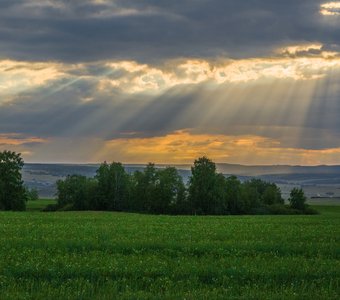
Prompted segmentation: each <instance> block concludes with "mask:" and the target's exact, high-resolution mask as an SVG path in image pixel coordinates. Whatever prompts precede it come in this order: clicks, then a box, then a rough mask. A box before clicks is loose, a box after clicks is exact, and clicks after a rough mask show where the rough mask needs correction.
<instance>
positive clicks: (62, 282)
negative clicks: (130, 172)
mask: <svg viewBox="0 0 340 300" xmlns="http://www.w3.org/2000/svg"><path fill="white" fill-rule="evenodd" d="M46 203H50V200H39V202H35V203H30V204H29V205H28V210H29V211H27V212H0V257H1V260H0V264H1V265H0V299H117V298H118V299H338V298H339V295H340V290H339V281H340V261H339V257H340V243H339V242H340V206H318V207H316V208H317V209H318V210H319V211H320V212H321V214H320V215H312V216H306V215H296V216H283V215H280V216H220V217H219V216H214V217H210V216H155V215H143V214H129V213H113V212H54V213H46V212H45V213H43V212H39V211H38V210H39V207H40V206H42V205H45V204H46Z"/></svg>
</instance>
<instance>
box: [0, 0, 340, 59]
mask: <svg viewBox="0 0 340 300" xmlns="http://www.w3.org/2000/svg"><path fill="white" fill-rule="evenodd" d="M323 3H324V2H323V1H320V0H299V1H296V0H287V1H285V2H284V4H282V3H279V2H274V1H272V0H255V1H239V0H229V1H224V0H210V1H199V2H195V4H193V3H192V1H189V0H176V1H171V3H169V1H146V0H140V1H126V0H124V1H122V0H119V1H118V0H116V1H89V0H88V1H65V0H64V1H48V0H44V1H39V0H30V1H21V0H13V1H1V4H0V53H1V55H2V56H3V57H5V58H11V59H14V60H48V61H50V60H53V61H56V60H57V61H68V62H84V61H98V60H134V61H139V62H143V63H152V62H160V61H162V60H164V59H165V60H168V59H176V58H178V57H189V58H211V57H220V56H225V55H227V56H228V57H231V58H249V57H255V56H265V55H268V53H270V52H271V51H272V50H273V49H275V48H277V47H279V46H281V45H285V44H287V43H291V44H296V43H303V42H318V43H321V44H324V45H325V46H326V48H327V49H328V48H331V47H334V45H335V46H336V45H339V44H340V36H339V32H338V30H337V28H336V27H334V26H332V25H331V24H327V21H325V20H324V19H323V17H324V16H323V15H322V14H320V5H321V4H323ZM325 9H331V8H325ZM332 11H333V10H332Z"/></svg>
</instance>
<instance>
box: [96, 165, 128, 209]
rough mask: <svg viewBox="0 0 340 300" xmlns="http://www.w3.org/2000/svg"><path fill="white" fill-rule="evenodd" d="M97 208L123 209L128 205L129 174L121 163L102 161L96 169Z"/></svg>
mask: <svg viewBox="0 0 340 300" xmlns="http://www.w3.org/2000/svg"><path fill="white" fill-rule="evenodd" d="M95 178H96V179H97V180H98V209H101V210H124V209H126V208H127V206H128V203H127V202H128V198H129V175H128V174H127V173H126V172H125V169H124V167H123V165H122V164H121V163H117V162H113V163H111V164H107V163H106V162H104V163H103V164H101V165H100V167H99V169H98V170H97V174H96V177H95Z"/></svg>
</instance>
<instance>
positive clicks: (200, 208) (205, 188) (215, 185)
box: [189, 157, 225, 214]
mask: <svg viewBox="0 0 340 300" xmlns="http://www.w3.org/2000/svg"><path fill="white" fill-rule="evenodd" d="M191 174H192V175H191V177H190V180H189V202H190V204H191V206H192V209H193V213H197V214H218V213H222V212H219V211H217V209H216V208H217V207H218V206H219V203H220V202H221V201H222V199H223V187H222V188H221V185H223V183H224V182H225V181H223V180H221V177H220V176H219V175H218V174H217V173H216V165H215V163H214V162H212V161H211V160H210V159H208V158H207V157H200V158H198V159H197V160H195V162H194V166H193V167H192V168H191Z"/></svg>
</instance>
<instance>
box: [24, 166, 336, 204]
mask: <svg viewBox="0 0 340 300" xmlns="http://www.w3.org/2000/svg"><path fill="white" fill-rule="evenodd" d="M166 166H167V165H165V164H159V165H156V167H158V168H164V167H166ZM173 166H175V167H176V168H177V169H178V170H179V173H180V175H181V176H182V177H183V180H184V181H185V182H187V181H188V180H189V177H190V175H191V172H190V167H191V165H189V164H187V165H186V164H182V165H173ZM98 167H99V164H87V165H86V164H82V165H80V164H25V166H24V168H23V172H22V173H23V179H24V181H25V184H26V185H27V186H28V187H34V188H36V189H38V191H39V195H40V196H41V197H53V196H54V195H55V192H56V184H55V183H56V181H57V180H58V179H62V178H65V177H66V176H67V175H71V174H80V175H84V176H87V177H93V176H94V175H95V174H96V170H97V169H98ZM124 167H125V169H126V171H127V172H128V173H133V172H134V171H136V170H143V169H144V168H145V165H141V164H126V165H124ZM217 169H218V172H221V173H223V174H225V176H229V175H236V176H238V178H239V179H240V180H241V181H245V180H248V179H250V178H252V177H258V178H262V179H264V180H266V181H270V182H274V183H276V184H278V185H279V186H280V187H281V189H282V192H283V194H284V197H285V198H288V194H289V191H290V189H291V188H292V187H293V186H301V187H303V188H304V189H305V191H306V193H307V195H308V196H310V197H312V196H318V195H320V194H321V195H325V194H327V193H332V195H335V196H340V166H311V167H309V166H285V165H278V166H244V165H237V164H217Z"/></svg>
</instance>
